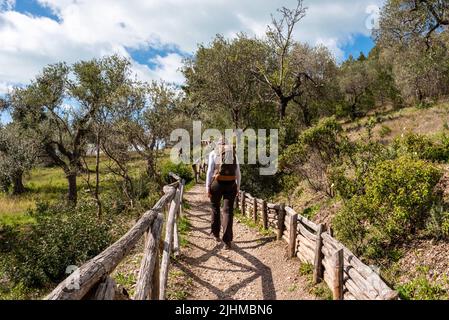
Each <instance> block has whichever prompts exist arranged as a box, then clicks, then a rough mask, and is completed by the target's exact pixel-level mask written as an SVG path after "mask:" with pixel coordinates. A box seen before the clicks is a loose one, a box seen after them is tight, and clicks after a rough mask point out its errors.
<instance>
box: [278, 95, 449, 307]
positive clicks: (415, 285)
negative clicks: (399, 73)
mask: <svg viewBox="0 0 449 320" xmlns="http://www.w3.org/2000/svg"><path fill="white" fill-rule="evenodd" d="M373 119H375V121H376V125H375V126H374V128H373V138H374V139H377V140H380V141H382V142H383V143H386V144H388V143H390V142H391V141H393V140H394V139H395V138H397V137H400V136H401V135H403V134H406V133H408V132H414V133H419V134H424V135H427V136H433V135H436V134H438V133H441V132H443V131H445V130H446V131H447V130H448V129H449V103H448V102H443V103H440V104H437V105H435V106H434V107H432V108H428V109H418V108H415V107H410V108H404V109H401V110H396V111H395V110H385V111H383V112H382V111H378V112H377V113H376V114H372V115H370V116H367V117H365V118H362V119H359V120H358V121H357V122H348V123H345V124H344V125H343V127H344V129H345V130H346V131H347V133H348V135H349V137H350V139H352V140H357V139H363V138H365V137H366V136H367V130H366V124H368V122H370V121H372V120H373ZM446 167H447V165H446ZM292 194H294V196H293V197H291V195H292ZM289 195H290V199H285V197H283V196H281V199H279V200H282V201H285V202H286V203H290V205H291V206H292V207H293V208H294V209H295V210H296V211H297V212H299V213H302V214H303V215H305V216H307V217H309V218H311V219H313V220H315V221H317V222H320V223H326V222H330V221H331V220H332V217H333V216H334V214H335V213H336V212H337V211H338V210H339V208H341V203H339V202H338V201H335V200H330V199H328V198H326V197H324V196H322V195H319V194H316V192H314V191H312V190H310V188H309V187H308V186H307V184H306V183H301V184H300V185H299V186H298V188H297V189H296V191H295V192H293V193H291V192H289ZM448 248H449V244H448V243H447V242H437V241H428V240H420V239H416V240H415V241H413V242H412V243H410V244H407V245H406V246H405V247H404V248H401V249H400V250H399V251H398V257H396V259H395V260H397V261H396V262H394V263H392V265H391V266H389V267H388V269H386V270H384V273H383V275H384V276H385V277H386V278H387V280H389V281H391V283H392V285H393V286H394V287H395V288H396V289H399V290H401V291H407V290H409V291H410V290H415V291H416V292H415V293H414V294H415V298H416V297H419V298H420V299H423V298H426V297H427V298H439V299H441V298H442V297H444V295H447V293H443V294H440V295H439V294H438V292H439V290H440V289H441V288H444V289H446V290H449V280H448V279H449V274H448V273H447V270H448V268H449V250H447V249H448ZM409 283H411V284H412V285H410V287H412V288H409V287H408V284H409ZM418 291H420V292H418ZM447 292H449V291H447ZM447 298H449V297H447Z"/></svg>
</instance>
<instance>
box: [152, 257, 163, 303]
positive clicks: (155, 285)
mask: <svg viewBox="0 0 449 320" xmlns="http://www.w3.org/2000/svg"><path fill="white" fill-rule="evenodd" d="M158 249H159V248H158ZM159 254H160V253H159V250H156V252H155V257H154V271H153V277H152V278H151V283H152V285H151V290H150V300H158V299H159V293H160V272H161V265H160V262H161V258H160V257H159Z"/></svg>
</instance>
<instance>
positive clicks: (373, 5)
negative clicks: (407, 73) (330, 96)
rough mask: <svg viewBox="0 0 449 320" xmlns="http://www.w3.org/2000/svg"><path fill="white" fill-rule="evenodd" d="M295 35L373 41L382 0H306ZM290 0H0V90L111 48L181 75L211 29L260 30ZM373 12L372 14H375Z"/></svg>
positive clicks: (151, 69)
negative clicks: (49, 66) (47, 68)
mask: <svg viewBox="0 0 449 320" xmlns="http://www.w3.org/2000/svg"><path fill="white" fill-rule="evenodd" d="M304 1H305V5H306V6H307V7H308V9H307V15H306V17H305V18H304V19H303V21H301V22H300V23H299V24H298V26H297V29H296V30H295V38H296V40H298V41H302V42H307V43H309V44H311V45H318V44H323V45H325V46H327V47H328V48H329V49H330V50H331V52H332V53H333V54H334V55H335V57H336V59H337V61H339V62H341V61H343V60H344V59H346V58H347V57H348V56H349V55H350V54H352V55H353V56H358V55H359V54H360V52H361V51H362V52H364V53H365V54H367V53H368V52H369V51H370V50H371V48H372V47H373V42H372V40H371V39H370V34H371V30H370V27H369V21H370V19H371V20H372V18H373V17H375V14H376V13H377V12H378V11H379V8H380V7H381V6H382V5H383V3H384V0H359V1H356V2H354V1H348V0H304ZM295 4H296V0H257V1H254V0H226V1H225V0H169V1H168V0H146V1H142V0H126V1H123V0H0V95H1V94H5V93H7V92H8V91H9V90H10V89H11V88H12V87H13V86H17V85H23V84H26V83H28V82H29V81H30V80H31V79H32V78H33V77H34V76H35V75H36V74H37V73H38V72H39V71H40V70H41V69H42V67H43V66H45V65H47V64H49V63H55V62H59V61H66V62H67V63H73V62H75V61H78V60H81V59H91V58H94V57H99V56H103V55H108V54H112V53H119V54H122V55H124V56H127V57H129V58H130V59H131V60H132V62H133V70H134V71H135V73H136V75H137V76H138V77H139V78H140V79H141V80H144V81H150V80H157V79H163V80H165V81H168V82H174V83H178V84H180V83H182V82H183V80H184V79H183V77H182V74H181V73H180V72H179V68H180V67H181V65H182V60H183V58H185V57H186V56H189V55H192V54H193V53H194V51H195V49H196V47H197V45H198V44H200V43H202V44H205V43H208V42H209V41H211V40H212V39H213V37H214V36H215V35H216V34H223V35H224V36H226V37H233V36H235V35H236V34H237V33H238V32H240V31H243V32H246V33H247V34H250V35H256V36H259V37H263V36H264V34H265V30H266V27H267V25H268V24H269V23H270V14H271V13H275V12H276V9H277V8H280V7H282V6H286V7H293V6H294V5H295ZM373 13H374V14H373Z"/></svg>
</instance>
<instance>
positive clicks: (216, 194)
mask: <svg viewBox="0 0 449 320" xmlns="http://www.w3.org/2000/svg"><path fill="white" fill-rule="evenodd" d="M210 193H211V195H212V197H211V199H210V200H211V207H212V214H211V233H212V234H213V235H214V236H215V237H217V238H218V237H219V236H220V226H221V223H220V202H221V197H222V194H221V190H220V186H219V185H218V183H217V182H216V181H214V182H213V183H212V185H211V187H210Z"/></svg>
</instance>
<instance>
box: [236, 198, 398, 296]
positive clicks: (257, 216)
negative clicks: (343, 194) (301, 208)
mask: <svg viewBox="0 0 449 320" xmlns="http://www.w3.org/2000/svg"><path fill="white" fill-rule="evenodd" d="M237 204H238V207H239V209H240V211H241V212H242V214H243V215H245V216H246V217H250V218H251V219H254V221H255V222H257V223H260V225H261V226H263V227H264V228H265V229H269V228H271V229H274V230H275V231H276V234H277V239H278V240H282V239H283V240H285V241H286V242H287V243H288V254H289V256H290V257H291V258H293V257H298V258H299V259H300V261H301V262H304V263H308V264H311V265H313V282H314V283H319V282H321V281H324V282H325V283H326V284H327V285H328V286H329V288H330V289H331V290H332V293H333V297H334V299H336V300H343V299H344V300H394V299H397V298H398V294H397V292H396V291H394V290H392V289H390V288H389V287H388V285H387V284H386V283H385V282H384V281H383V280H382V278H381V277H380V276H379V275H378V273H376V272H375V271H374V270H373V269H372V268H370V267H369V266H367V265H365V264H364V263H363V262H361V261H360V260H359V259H358V258H357V257H356V256H355V255H354V254H353V253H352V252H351V251H350V250H349V249H348V248H346V247H345V246H344V245H343V244H342V243H340V242H339V241H337V240H336V239H334V238H333V237H332V232H331V230H330V229H329V230H327V229H326V228H325V226H324V225H323V224H318V225H317V224H315V223H313V222H312V221H309V220H308V219H306V218H305V217H303V216H301V215H299V214H298V213H296V212H295V211H294V210H293V209H292V208H290V207H286V206H285V205H283V204H274V203H269V202H267V201H265V200H262V199H257V198H255V197H253V196H251V195H250V194H248V193H245V192H244V191H241V192H240V193H239V195H238V199H237Z"/></svg>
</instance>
